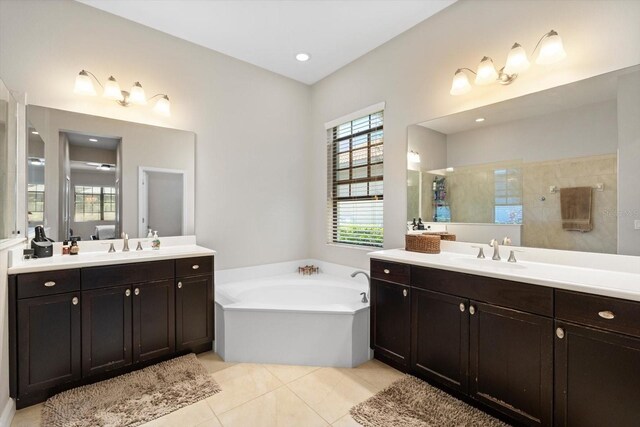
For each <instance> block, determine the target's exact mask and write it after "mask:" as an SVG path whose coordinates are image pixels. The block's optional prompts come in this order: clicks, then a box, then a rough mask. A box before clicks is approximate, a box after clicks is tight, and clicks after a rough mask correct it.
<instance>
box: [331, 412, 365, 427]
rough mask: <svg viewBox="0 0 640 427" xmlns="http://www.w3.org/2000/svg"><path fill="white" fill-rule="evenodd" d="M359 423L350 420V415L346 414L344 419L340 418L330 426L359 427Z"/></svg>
mask: <svg viewBox="0 0 640 427" xmlns="http://www.w3.org/2000/svg"><path fill="white" fill-rule="evenodd" d="M361 426H362V425H361V424H360V423H357V422H356V420H354V419H353V418H351V415H349V414H347V415H345V416H344V417H342V418H340V419H339V420H338V421H336V422H335V423H333V424H331V427H361Z"/></svg>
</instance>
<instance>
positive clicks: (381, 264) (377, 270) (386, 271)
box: [371, 259, 411, 285]
mask: <svg viewBox="0 0 640 427" xmlns="http://www.w3.org/2000/svg"><path fill="white" fill-rule="evenodd" d="M410 271H411V269H410V267H409V266H408V265H407V264H398V263H396V262H388V261H379V260H377V259H372V260H371V277H373V278H374V279H380V280H386V281H388V282H395V283H401V284H403V285H408V284H409V274H410V273H409V272H410Z"/></svg>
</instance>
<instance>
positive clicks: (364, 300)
mask: <svg viewBox="0 0 640 427" xmlns="http://www.w3.org/2000/svg"><path fill="white" fill-rule="evenodd" d="M358 274H364V277H366V278H367V283H368V284H369V289H368V291H367V292H366V293H365V292H362V293H361V294H360V295H362V302H364V303H367V302H369V299H368V297H369V292H371V278H370V277H369V275H368V274H367V272H366V271H362V270H356V271H354V272H353V273H351V277H356V276H357V275H358Z"/></svg>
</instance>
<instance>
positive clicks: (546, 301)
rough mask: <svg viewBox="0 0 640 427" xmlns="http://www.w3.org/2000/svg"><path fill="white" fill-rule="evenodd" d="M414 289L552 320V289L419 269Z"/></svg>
mask: <svg viewBox="0 0 640 427" xmlns="http://www.w3.org/2000/svg"><path fill="white" fill-rule="evenodd" d="M411 286H415V287H416V288H421V289H427V290H430V291H436V292H442V293H444V294H449V295H457V296H459V297H463V298H468V299H472V300H475V301H480V302H487V303H489V304H494V305H498V306H502V307H506V308H512V309H515V310H520V311H526V312H529V313H535V314H541V315H543V316H547V317H552V316H553V289H552V288H547V287H544V286H536V285H531V284H528V283H521V282H512V281H509V280H502V279H495V278H492V277H485V276H477V275H474V274H466V273H458V272H454V271H448V270H440V269H437V268H427V267H416V266H413V267H411Z"/></svg>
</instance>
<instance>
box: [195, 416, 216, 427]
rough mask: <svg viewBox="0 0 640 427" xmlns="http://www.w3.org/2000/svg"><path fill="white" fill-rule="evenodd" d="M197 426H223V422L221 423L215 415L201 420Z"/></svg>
mask: <svg viewBox="0 0 640 427" xmlns="http://www.w3.org/2000/svg"><path fill="white" fill-rule="evenodd" d="M195 427H222V424H220V420H218V418H217V417H213V418H210V419H208V420H207V421H203V422H201V423H200V424H198V425H196V426H195Z"/></svg>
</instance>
